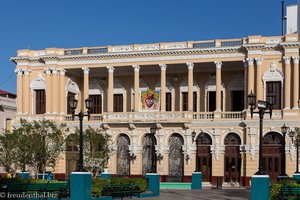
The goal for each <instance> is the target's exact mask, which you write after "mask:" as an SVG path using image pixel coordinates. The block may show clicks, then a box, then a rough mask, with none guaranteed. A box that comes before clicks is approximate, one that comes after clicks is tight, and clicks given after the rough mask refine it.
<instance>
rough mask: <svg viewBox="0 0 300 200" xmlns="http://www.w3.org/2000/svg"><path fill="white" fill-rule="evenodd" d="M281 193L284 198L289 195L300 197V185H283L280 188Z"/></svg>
mask: <svg viewBox="0 0 300 200" xmlns="http://www.w3.org/2000/svg"><path fill="white" fill-rule="evenodd" d="M281 193H282V196H283V197H284V198H288V197H289V196H297V197H300V187H297V186H288V185H284V186H282V188H281Z"/></svg>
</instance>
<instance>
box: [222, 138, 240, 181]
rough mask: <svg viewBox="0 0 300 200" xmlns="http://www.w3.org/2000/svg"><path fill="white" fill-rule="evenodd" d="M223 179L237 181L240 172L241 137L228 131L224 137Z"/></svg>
mask: <svg viewBox="0 0 300 200" xmlns="http://www.w3.org/2000/svg"><path fill="white" fill-rule="evenodd" d="M224 144H225V145H226V146H225V156H224V162H225V163H224V167H225V169H224V181H225V182H239V180H240V174H241V156H240V145H241V139H240V137H239V136H238V135H237V134H235V133H229V134H228V135H227V136H226V138H225V142H224Z"/></svg>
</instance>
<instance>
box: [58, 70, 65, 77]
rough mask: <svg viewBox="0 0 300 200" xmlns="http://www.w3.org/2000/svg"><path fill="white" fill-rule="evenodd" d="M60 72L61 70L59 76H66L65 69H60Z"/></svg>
mask: <svg viewBox="0 0 300 200" xmlns="http://www.w3.org/2000/svg"><path fill="white" fill-rule="evenodd" d="M58 70H59V74H60V75H61V76H64V75H65V73H66V70H65V69H63V68H60V69H58Z"/></svg>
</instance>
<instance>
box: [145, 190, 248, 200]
mask: <svg viewBox="0 0 300 200" xmlns="http://www.w3.org/2000/svg"><path fill="white" fill-rule="evenodd" d="M147 199H148V200H154V199H155V200H192V199H213V200H219V199H220V200H221V199H225V200H242V199H250V190H249V189H223V190H217V189H203V190H200V191H196V190H160V196H159V197H152V198H147Z"/></svg>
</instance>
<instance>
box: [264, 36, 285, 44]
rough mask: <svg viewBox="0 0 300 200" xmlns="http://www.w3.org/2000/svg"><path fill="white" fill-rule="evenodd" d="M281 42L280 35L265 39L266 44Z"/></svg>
mask: <svg viewBox="0 0 300 200" xmlns="http://www.w3.org/2000/svg"><path fill="white" fill-rule="evenodd" d="M280 42H283V40H282V38H281V37H271V38H267V39H266V44H278V43H280Z"/></svg>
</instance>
